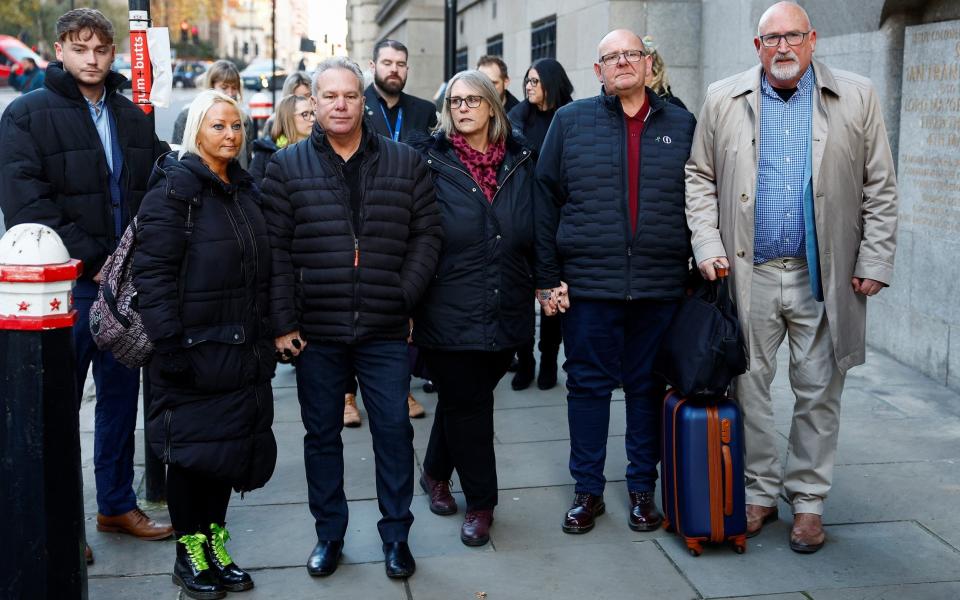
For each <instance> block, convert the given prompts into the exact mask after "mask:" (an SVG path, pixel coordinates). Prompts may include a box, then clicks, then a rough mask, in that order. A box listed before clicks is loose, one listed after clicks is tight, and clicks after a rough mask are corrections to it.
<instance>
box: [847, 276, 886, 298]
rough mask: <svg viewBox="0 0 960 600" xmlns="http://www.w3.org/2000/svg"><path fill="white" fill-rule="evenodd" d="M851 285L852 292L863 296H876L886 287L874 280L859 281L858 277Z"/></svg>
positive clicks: (864, 279)
mask: <svg viewBox="0 0 960 600" xmlns="http://www.w3.org/2000/svg"><path fill="white" fill-rule="evenodd" d="M851 283H852V284H853V291H854V292H855V293H857V294H863V295H864V296H876V295H877V294H878V293H879V292H880V290H882V289H883V288H884V287H886V285H885V284H883V283H880V282H879V281H877V280H876V279H866V278H863V279H861V278H860V277H854V278H853V279H852V280H851Z"/></svg>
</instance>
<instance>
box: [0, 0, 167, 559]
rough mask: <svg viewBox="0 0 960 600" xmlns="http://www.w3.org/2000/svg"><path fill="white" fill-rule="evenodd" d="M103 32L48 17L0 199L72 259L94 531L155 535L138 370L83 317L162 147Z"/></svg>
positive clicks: (103, 24) (10, 117) (17, 116)
mask: <svg viewBox="0 0 960 600" xmlns="http://www.w3.org/2000/svg"><path fill="white" fill-rule="evenodd" d="M113 36H114V30H113V25H112V24H111V23H110V21H109V20H107V18H106V17H104V16H103V14H102V13H101V12H100V11H97V10H93V9H89V8H78V9H76V10H72V11H70V12H68V13H66V14H64V15H63V16H62V17H60V19H59V20H58V21H57V37H58V41H57V42H56V44H54V47H55V48H56V54H57V60H58V61H60V62H53V63H50V65H49V66H48V67H47V73H46V81H45V82H44V85H45V87H44V89H42V90H38V91H36V92H33V93H30V94H27V95H25V96H21V97H20V98H17V99H16V100H14V101H13V102H12V103H11V104H10V106H9V107H8V108H7V110H6V111H5V112H4V114H3V119H2V120H0V173H2V175H0V205H2V208H3V215H4V218H5V220H6V226H7V227H8V228H10V227H13V226H14V225H17V224H20V223H41V224H43V225H48V226H50V227H52V228H53V229H54V230H55V231H56V232H57V233H58V234H59V235H60V237H61V238H62V239H63V242H64V244H66V246H67V250H68V251H69V252H70V256H71V257H72V258H78V259H80V260H82V261H83V275H82V276H81V278H80V280H79V281H77V285H76V288H75V289H74V292H73V295H74V306H75V308H76V309H77V313H78V315H79V318H78V319H77V322H76V324H75V325H74V330H73V331H74V341H75V344H76V358H77V403H78V405H79V402H80V394H81V393H82V390H83V384H84V381H85V379H86V376H87V369H88V368H89V367H90V363H91V362H92V363H93V373H94V380H95V381H96V387H97V405H96V430H95V432H94V450H93V453H94V457H93V462H94V469H95V473H96V481H97V513H98V514H97V529H98V530H100V531H115V532H122V533H128V534H131V535H134V536H136V537H139V538H142V539H151V540H156V539H163V538H166V537H169V536H170V535H172V534H173V529H172V528H171V527H170V526H169V525H167V524H163V523H158V522H156V521H153V520H151V519H150V518H149V517H147V516H146V515H145V514H144V513H143V511H141V510H140V509H139V508H138V507H137V496H136V493H135V492H134V491H133V449H134V440H133V432H134V429H136V423H137V398H138V395H139V388H140V371H139V370H138V369H129V368H127V367H125V366H123V365H122V364H120V363H119V362H117V361H116V360H115V359H114V357H113V354H112V353H110V352H103V351H100V350H98V349H97V347H96V345H95V344H94V342H93V338H92V336H91V334H90V326H89V318H88V314H89V312H90V305H91V303H92V302H93V300H94V299H95V298H96V295H97V286H98V283H99V281H100V269H101V268H102V267H103V263H104V261H106V259H107V257H108V256H109V255H110V253H111V252H113V250H114V249H115V248H116V245H117V242H118V240H119V238H120V236H121V234H122V233H123V230H124V229H125V228H126V226H127V223H128V222H129V221H130V218H131V216H132V215H135V214H136V213H137V209H138V208H139V207H140V200H141V199H142V198H143V195H144V193H145V191H146V189H147V180H148V178H149V176H150V171H151V169H152V167H153V163H154V160H155V159H156V158H157V157H158V156H160V155H161V154H162V153H163V152H165V151H166V150H168V148H167V145H166V144H164V143H163V142H160V141H159V140H158V139H157V136H156V135H155V134H154V131H153V128H152V127H151V125H150V122H149V121H148V120H147V118H146V116H145V115H144V114H143V112H141V111H140V109H138V108H137V107H136V106H135V105H134V104H133V103H132V102H130V100H128V99H127V98H125V97H124V96H123V95H122V94H120V93H119V92H118V91H117V90H118V89H119V88H120V84H121V83H123V82H124V81H126V79H125V78H124V77H123V76H122V75H120V74H118V73H115V72H113V71H111V70H110V65H111V64H112V63H113V58H114V53H115V49H114V45H113ZM91 557H92V554H91V553H89V548H88V560H92V558H91Z"/></svg>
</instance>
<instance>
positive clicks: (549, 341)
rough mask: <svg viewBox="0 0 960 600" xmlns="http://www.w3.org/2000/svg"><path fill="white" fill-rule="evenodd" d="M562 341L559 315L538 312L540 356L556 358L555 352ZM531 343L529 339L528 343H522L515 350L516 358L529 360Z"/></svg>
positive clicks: (531, 350)
mask: <svg viewBox="0 0 960 600" xmlns="http://www.w3.org/2000/svg"><path fill="white" fill-rule="evenodd" d="M562 341H563V335H562V332H561V331H560V315H553V316H552V317H548V316H546V315H545V314H543V312H542V311H541V312H540V345H539V348H540V356H541V360H542V357H544V356H548V357H553V359H554V360H556V358H557V353H559V352H560V342H562ZM533 343H534V340H530V342H529V343H527V344H524V345H523V346H521V347H520V349H519V350H518V351H517V358H518V359H519V360H521V361H523V360H524V359H527V360H531V361H532V357H533Z"/></svg>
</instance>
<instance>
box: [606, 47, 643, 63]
mask: <svg viewBox="0 0 960 600" xmlns="http://www.w3.org/2000/svg"><path fill="white" fill-rule="evenodd" d="M646 55H647V53H646V52H644V51H643V50H624V51H623V52H611V53H610V54H604V55H603V56H601V57H600V62H602V63H603V64H604V65H606V66H608V67H612V66H613V65H615V64H617V63H618V62H620V57H621V56H622V57H624V58H625V59H627V62H634V63H635V62H640V61H641V60H643V57H644V56H646Z"/></svg>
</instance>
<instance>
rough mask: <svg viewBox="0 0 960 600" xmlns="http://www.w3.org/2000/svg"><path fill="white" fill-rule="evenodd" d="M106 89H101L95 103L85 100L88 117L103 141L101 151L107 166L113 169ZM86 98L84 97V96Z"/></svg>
mask: <svg viewBox="0 0 960 600" xmlns="http://www.w3.org/2000/svg"><path fill="white" fill-rule="evenodd" d="M106 99H107V90H103V95H102V96H100V100H98V101H97V102H96V103H94V102H90V101H89V100H87V108H89V109H90V118H91V119H93V125H94V127H96V128H97V135H99V136H100V141H101V142H102V143H103V153H104V154H105V155H106V157H107V168H108V169H110V171H111V172H112V171H113V144H112V142H111V139H110V115H109V114H108V112H107V103H106ZM84 100H86V98H84Z"/></svg>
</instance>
